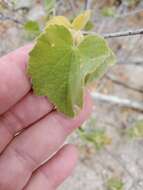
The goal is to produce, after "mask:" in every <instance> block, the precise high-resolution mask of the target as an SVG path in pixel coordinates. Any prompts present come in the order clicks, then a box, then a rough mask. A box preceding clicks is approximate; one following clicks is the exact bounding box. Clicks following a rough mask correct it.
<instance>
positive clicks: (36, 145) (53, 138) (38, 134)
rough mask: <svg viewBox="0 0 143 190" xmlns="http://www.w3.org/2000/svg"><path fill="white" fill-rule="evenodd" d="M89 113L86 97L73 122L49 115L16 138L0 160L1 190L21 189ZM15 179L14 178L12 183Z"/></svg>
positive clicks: (89, 103) (60, 116)
mask: <svg viewBox="0 0 143 190" xmlns="http://www.w3.org/2000/svg"><path fill="white" fill-rule="evenodd" d="M90 112H91V101H90V98H89V96H86V98H85V104H84V108H83V110H82V111H81V113H80V114H79V115H78V116H77V117H76V118H74V119H69V118H66V117H65V116H63V115H62V114H59V113H57V112H52V113H51V114H49V115H48V116H46V117H45V118H43V119H42V120H40V121H39V122H38V123H36V124H34V125H33V126H32V127H30V128H28V129H27V130H26V131H25V132H24V133H23V134H21V135H20V136H18V137H16V138H15V140H13V142H12V143H11V144H10V145H9V146H8V148H7V149H6V150H5V152H4V153H3V154H2V156H1V157H0V171H3V172H2V173H1V172H0V184H1V186H4V187H5V189H4V190H7V189H8V190H9V185H10V187H11V190H17V189H18V190H19V189H21V188H22V187H23V186H24V185H25V184H26V183H27V181H28V180H29V178H30V176H31V173H32V172H33V171H34V170H35V169H37V167H39V165H40V164H41V163H42V162H43V161H45V160H47V158H49V157H50V156H51V155H52V154H53V153H54V152H55V151H57V150H58V148H59V147H60V146H61V145H62V144H63V142H64V140H65V138H66V137H67V135H69V134H70V133H71V132H72V131H73V129H75V128H76V127H78V126H80V125H81V124H82V123H83V121H84V120H85V119H87V117H88V116H89V113H90ZM15 179H17V180H16V181H15Z"/></svg>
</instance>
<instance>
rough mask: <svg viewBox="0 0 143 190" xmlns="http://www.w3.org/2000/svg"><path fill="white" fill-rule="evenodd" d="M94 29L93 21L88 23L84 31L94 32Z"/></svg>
mask: <svg viewBox="0 0 143 190" xmlns="http://www.w3.org/2000/svg"><path fill="white" fill-rule="evenodd" d="M93 28H94V23H93V22H91V21H88V22H87V23H86V25H85V27H84V30H85V31H90V30H92V29H93Z"/></svg>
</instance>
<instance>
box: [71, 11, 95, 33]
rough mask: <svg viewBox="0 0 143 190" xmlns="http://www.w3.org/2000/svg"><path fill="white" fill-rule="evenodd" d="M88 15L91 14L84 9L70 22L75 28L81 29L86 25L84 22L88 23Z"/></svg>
mask: <svg viewBox="0 0 143 190" xmlns="http://www.w3.org/2000/svg"><path fill="white" fill-rule="evenodd" d="M90 16H91V12H90V11H85V12H84V13H82V14H80V15H79V16H77V17H76V18H75V19H74V20H73V22H72V26H73V28H74V29H76V30H81V29H83V28H84V27H85V26H86V24H87V23H88V21H89V19H90Z"/></svg>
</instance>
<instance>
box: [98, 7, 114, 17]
mask: <svg viewBox="0 0 143 190" xmlns="http://www.w3.org/2000/svg"><path fill="white" fill-rule="evenodd" d="M101 13H102V15H103V16H106V17H114V16H115V15H116V10H115V7H104V8H103V9H102V10H101Z"/></svg>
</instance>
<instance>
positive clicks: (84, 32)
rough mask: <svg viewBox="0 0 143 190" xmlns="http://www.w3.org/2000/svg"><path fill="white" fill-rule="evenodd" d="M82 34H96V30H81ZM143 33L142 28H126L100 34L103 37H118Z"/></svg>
mask: <svg viewBox="0 0 143 190" xmlns="http://www.w3.org/2000/svg"><path fill="white" fill-rule="evenodd" d="M83 34H93V35H94V34H96V32H86V31H83ZM142 34H143V28H140V29H136V30H127V31H121V32H114V33H107V34H101V35H102V36H103V37H104V38H118V37H125V36H135V35H142Z"/></svg>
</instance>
